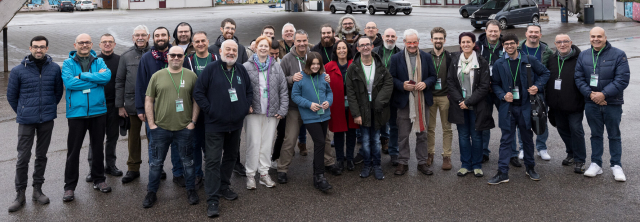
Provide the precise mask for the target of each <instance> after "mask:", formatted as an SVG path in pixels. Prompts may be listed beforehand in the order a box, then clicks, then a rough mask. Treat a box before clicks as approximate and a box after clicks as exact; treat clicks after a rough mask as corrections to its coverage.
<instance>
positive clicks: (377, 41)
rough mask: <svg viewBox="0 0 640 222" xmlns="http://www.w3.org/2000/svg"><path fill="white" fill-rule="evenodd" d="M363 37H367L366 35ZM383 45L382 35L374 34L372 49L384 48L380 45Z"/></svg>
mask: <svg viewBox="0 0 640 222" xmlns="http://www.w3.org/2000/svg"><path fill="white" fill-rule="evenodd" d="M364 36H367V35H366V34H365V35H364ZM382 43H384V41H383V40H382V35H380V33H376V39H375V40H373V47H374V48H375V47H381V46H382V47H384V45H383V44H382Z"/></svg>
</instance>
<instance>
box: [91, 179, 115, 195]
mask: <svg viewBox="0 0 640 222" xmlns="http://www.w3.org/2000/svg"><path fill="white" fill-rule="evenodd" d="M93 189H94V190H99V191H100V192H103V193H109V192H111V187H110V186H109V185H107V183H106V182H101V183H99V184H95V183H94V184H93Z"/></svg>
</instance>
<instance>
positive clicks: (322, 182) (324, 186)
mask: <svg viewBox="0 0 640 222" xmlns="http://www.w3.org/2000/svg"><path fill="white" fill-rule="evenodd" d="M313 186H314V187H316V189H318V190H320V191H322V192H327V190H329V189H331V188H333V187H332V186H331V185H330V184H329V182H327V179H326V178H324V174H316V175H315V176H313Z"/></svg>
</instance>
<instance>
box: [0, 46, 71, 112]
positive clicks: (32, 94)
mask: <svg viewBox="0 0 640 222" xmlns="http://www.w3.org/2000/svg"><path fill="white" fill-rule="evenodd" d="M45 59H46V62H45V63H44V65H43V66H42V72H39V70H38V67H37V66H36V64H35V62H33V61H30V60H29V56H27V57H25V58H24V59H23V60H22V62H21V63H20V65H18V66H16V67H14V68H13V69H11V73H10V74H9V84H8V86H7V100H8V102H9V105H11V108H12V109H13V111H14V112H16V114H17V117H16V122H17V123H19V124H36V123H44V122H48V121H51V120H53V119H55V118H57V117H58V115H57V108H58V103H59V102H60V99H62V93H64V87H63V86H62V76H61V75H62V74H61V71H60V66H59V65H58V64H56V63H55V62H53V60H52V59H51V57H50V56H49V55H46V58H45Z"/></svg>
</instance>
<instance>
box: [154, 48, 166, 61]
mask: <svg viewBox="0 0 640 222" xmlns="http://www.w3.org/2000/svg"><path fill="white" fill-rule="evenodd" d="M167 54H169V50H167V51H164V52H160V51H158V50H156V49H151V55H153V58H154V59H156V60H159V61H162V62H164V63H167V64H168V63H169V61H167Z"/></svg>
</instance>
